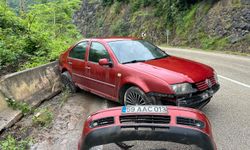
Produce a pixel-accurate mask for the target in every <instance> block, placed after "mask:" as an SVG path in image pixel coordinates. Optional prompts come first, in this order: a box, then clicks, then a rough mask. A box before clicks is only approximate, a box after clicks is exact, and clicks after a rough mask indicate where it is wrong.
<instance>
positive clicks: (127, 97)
mask: <svg viewBox="0 0 250 150" xmlns="http://www.w3.org/2000/svg"><path fill="white" fill-rule="evenodd" d="M155 104H156V103H155V99H154V98H153V97H147V95H146V94H145V93H144V92H143V91H142V90H141V89H140V88H138V87H135V86H132V87H130V88H128V89H127V90H126V92H125V94H124V105H155Z"/></svg>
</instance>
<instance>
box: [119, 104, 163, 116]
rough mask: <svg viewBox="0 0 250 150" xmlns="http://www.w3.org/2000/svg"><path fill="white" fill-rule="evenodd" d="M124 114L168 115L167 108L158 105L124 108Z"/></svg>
mask: <svg viewBox="0 0 250 150" xmlns="http://www.w3.org/2000/svg"><path fill="white" fill-rule="evenodd" d="M122 113H126V114H127V113H157V114H158V113H160V114H162V113H163V114H166V113H168V110H167V106H156V105H148V106H147V105H136V106H123V107H122Z"/></svg>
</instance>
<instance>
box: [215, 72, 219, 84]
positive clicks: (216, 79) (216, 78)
mask: <svg viewBox="0 0 250 150" xmlns="http://www.w3.org/2000/svg"><path fill="white" fill-rule="evenodd" d="M214 79H215V82H216V83H219V81H218V76H217V73H216V71H214Z"/></svg>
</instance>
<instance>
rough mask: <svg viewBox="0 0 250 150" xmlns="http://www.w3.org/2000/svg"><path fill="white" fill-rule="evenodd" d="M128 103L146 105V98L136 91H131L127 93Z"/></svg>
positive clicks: (126, 101)
mask: <svg viewBox="0 0 250 150" xmlns="http://www.w3.org/2000/svg"><path fill="white" fill-rule="evenodd" d="M125 104H126V105H145V104H146V103H145V100H144V98H143V97H142V96H141V95H140V94H139V93H138V92H136V91H131V92H129V93H126V95H125Z"/></svg>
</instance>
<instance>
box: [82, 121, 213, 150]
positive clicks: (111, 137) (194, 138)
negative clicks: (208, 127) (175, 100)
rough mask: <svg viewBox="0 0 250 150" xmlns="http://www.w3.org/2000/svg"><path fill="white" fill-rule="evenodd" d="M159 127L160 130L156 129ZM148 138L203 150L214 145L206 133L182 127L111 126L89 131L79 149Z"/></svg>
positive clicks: (84, 149) (209, 148) (209, 149)
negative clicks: (146, 128) (195, 146)
mask: <svg viewBox="0 0 250 150" xmlns="http://www.w3.org/2000/svg"><path fill="white" fill-rule="evenodd" d="M140 127H142V128H145V127H148V128H149V129H150V128H154V130H138V129H140ZM158 128H160V130H157V129H158ZM133 140H149V141H169V142H175V143H180V144H187V145H197V146H198V147H200V148H201V149H203V150H214V149H216V146H215V144H214V141H213V139H211V138H210V137H209V136H208V135H207V134H205V133H203V132H201V131H199V130H194V129H191V128H183V127H173V126H170V127H162V126H154V127H153V126H145V125H144V126H136V127H135V126H111V127H105V128H99V129H96V130H93V131H91V132H90V133H89V134H88V135H86V137H83V138H82V139H80V141H79V149H80V150H87V149H90V148H91V147H94V146H98V145H104V144H108V143H115V142H123V141H133Z"/></svg>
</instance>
